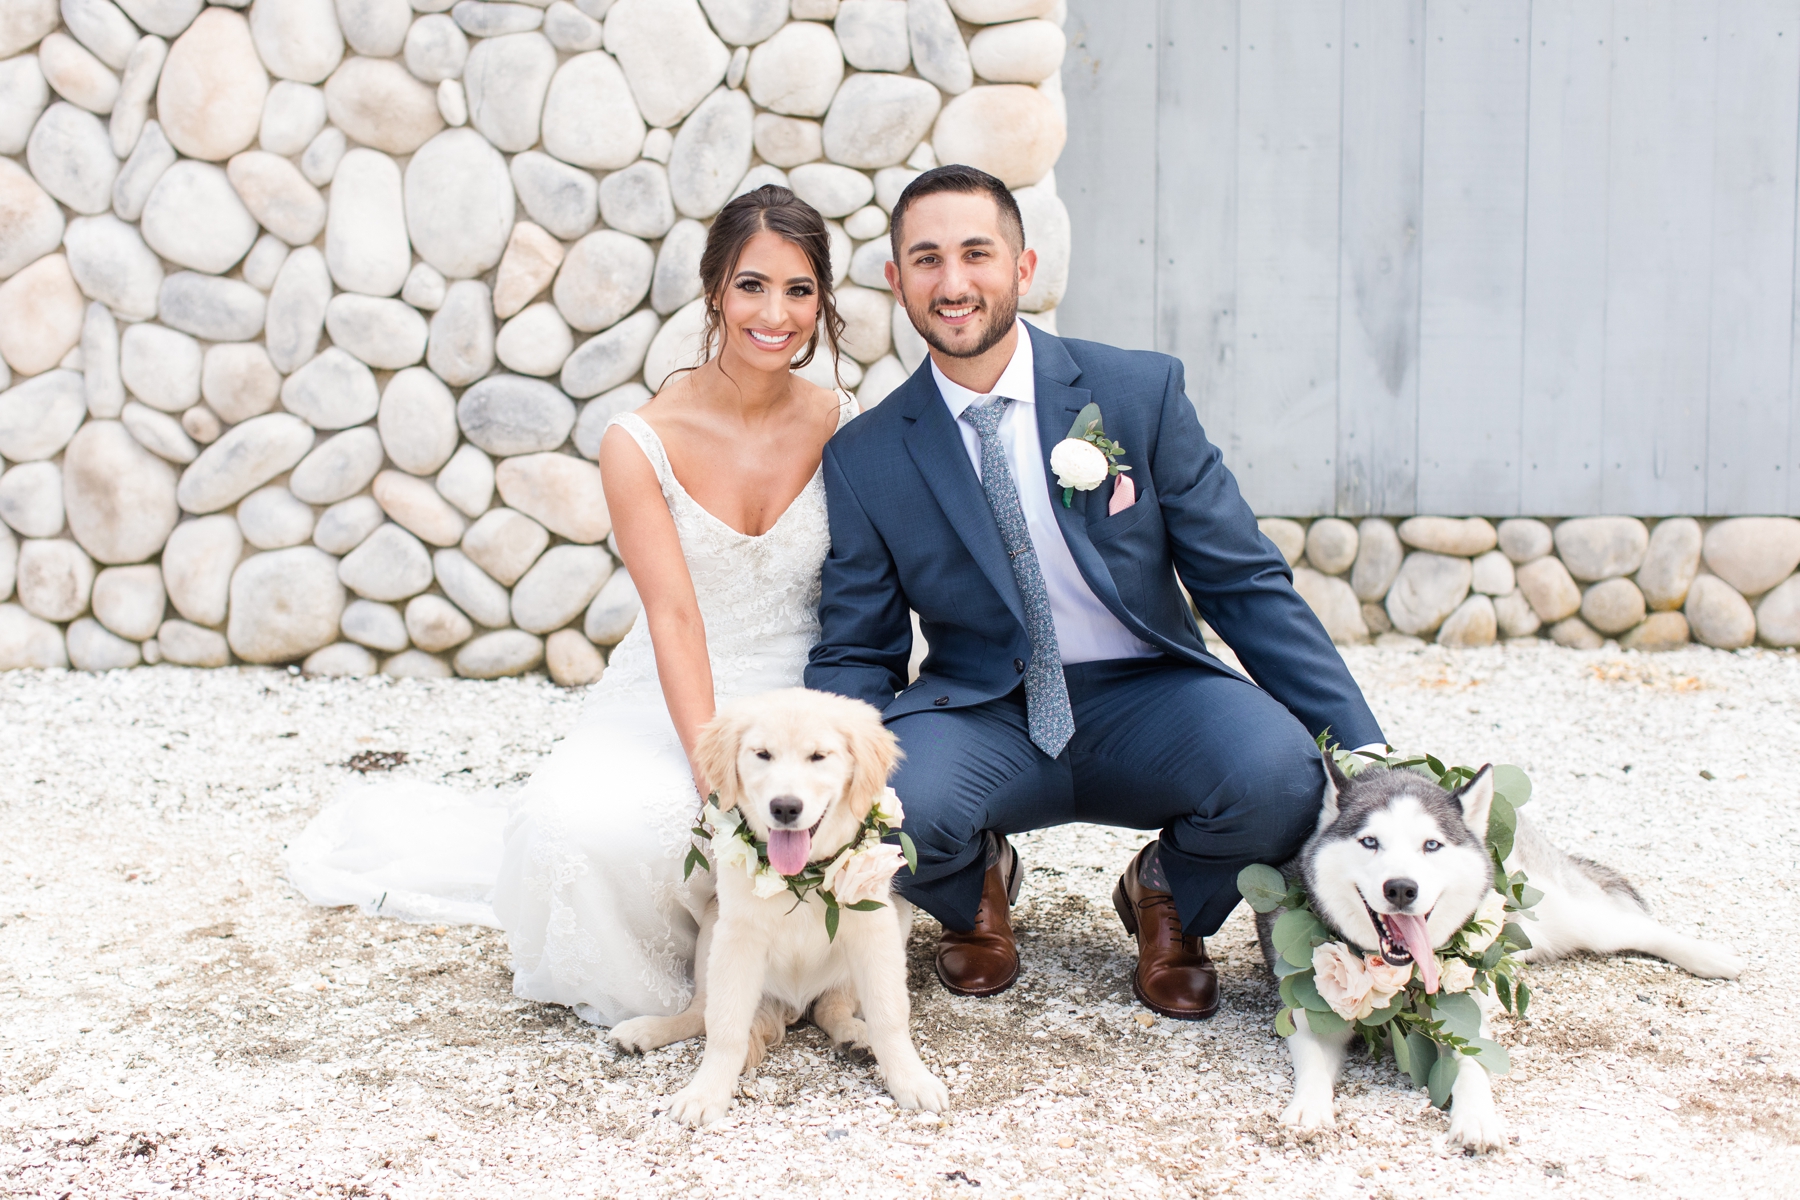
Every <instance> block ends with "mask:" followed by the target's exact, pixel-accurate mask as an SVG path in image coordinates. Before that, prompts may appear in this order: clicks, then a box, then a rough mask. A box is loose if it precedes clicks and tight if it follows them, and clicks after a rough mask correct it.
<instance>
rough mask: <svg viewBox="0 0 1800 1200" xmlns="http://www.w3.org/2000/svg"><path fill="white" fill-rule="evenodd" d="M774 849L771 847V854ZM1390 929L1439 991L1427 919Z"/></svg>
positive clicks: (1391, 923)
mask: <svg viewBox="0 0 1800 1200" xmlns="http://www.w3.org/2000/svg"><path fill="white" fill-rule="evenodd" d="M773 849H774V847H770V850H771V852H772V851H773ZM1387 923H1388V929H1389V930H1391V931H1392V932H1394V933H1396V934H1398V935H1399V936H1400V944H1401V945H1403V946H1405V947H1406V952H1407V953H1408V954H1410V955H1412V956H1413V961H1414V962H1416V963H1418V964H1419V977H1420V978H1421V979H1423V980H1424V981H1425V991H1426V993H1427V994H1430V993H1434V992H1436V991H1437V985H1438V961H1437V955H1436V954H1434V953H1432V949H1431V935H1430V934H1429V933H1427V932H1426V931H1425V918H1424V917H1421V916H1417V915H1414V914H1412V913H1393V914H1391V915H1389V916H1388V918H1387Z"/></svg>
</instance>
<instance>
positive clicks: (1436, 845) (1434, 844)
mask: <svg viewBox="0 0 1800 1200" xmlns="http://www.w3.org/2000/svg"><path fill="white" fill-rule="evenodd" d="M1443 848H1444V843H1442V842H1440V841H1438V840H1437V839H1436V838H1426V839H1425V853H1427V854H1430V853H1431V852H1432V851H1433V850H1442V849H1443Z"/></svg>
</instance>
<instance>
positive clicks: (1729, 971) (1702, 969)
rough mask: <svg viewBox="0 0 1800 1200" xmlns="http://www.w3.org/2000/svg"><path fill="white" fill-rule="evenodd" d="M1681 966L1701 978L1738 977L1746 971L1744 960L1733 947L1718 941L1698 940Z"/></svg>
mask: <svg viewBox="0 0 1800 1200" xmlns="http://www.w3.org/2000/svg"><path fill="white" fill-rule="evenodd" d="M1681 966H1683V967H1685V968H1687V970H1688V972H1689V973H1690V974H1693V975H1698V976H1699V977H1700V978H1701V979H1736V978H1737V977H1738V976H1739V975H1742V974H1743V973H1744V966H1745V963H1744V960H1743V958H1742V957H1740V956H1739V955H1738V954H1736V953H1735V952H1733V950H1732V949H1731V947H1729V946H1722V945H1720V944H1719V943H1717V942H1696V943H1695V944H1694V948H1693V950H1691V951H1690V952H1689V953H1688V958H1687V961H1686V962H1684V963H1682V964H1681Z"/></svg>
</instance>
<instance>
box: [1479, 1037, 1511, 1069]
mask: <svg viewBox="0 0 1800 1200" xmlns="http://www.w3.org/2000/svg"><path fill="white" fill-rule="evenodd" d="M1470 1045H1471V1046H1473V1047H1474V1050H1475V1055H1474V1058H1475V1061H1476V1062H1478V1063H1480V1064H1481V1065H1482V1066H1483V1067H1484V1068H1486V1070H1487V1073H1488V1074H1489V1075H1504V1074H1506V1073H1507V1072H1508V1071H1510V1070H1512V1056H1511V1055H1510V1054H1508V1053H1507V1052H1506V1047H1505V1046H1502V1045H1501V1044H1500V1043H1499V1042H1495V1041H1489V1040H1488V1039H1487V1038H1474V1039H1472V1040H1471V1042H1470Z"/></svg>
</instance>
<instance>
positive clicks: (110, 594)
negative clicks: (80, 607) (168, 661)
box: [91, 563, 169, 642]
mask: <svg viewBox="0 0 1800 1200" xmlns="http://www.w3.org/2000/svg"><path fill="white" fill-rule="evenodd" d="M168 600H169V595H168V592H167V591H165V590H164V589H163V579H162V568H161V567H158V566H156V565H155V564H153V563H145V564H143V565H141V566H135V567H108V568H106V569H105V570H104V571H102V572H100V573H99V574H98V575H96V576H95V577H94V594H93V597H92V601H91V604H92V607H93V610H94V616H95V617H97V618H99V621H100V623H101V624H102V625H104V626H106V627H107V628H108V629H110V630H112V631H113V632H114V633H116V634H118V635H119V636H120V637H122V638H130V639H131V640H132V641H134V642H147V641H149V640H150V639H151V638H153V637H155V636H156V631H157V629H158V628H160V627H161V625H162V621H163V611H164V610H165V609H166V608H167V607H168Z"/></svg>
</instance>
